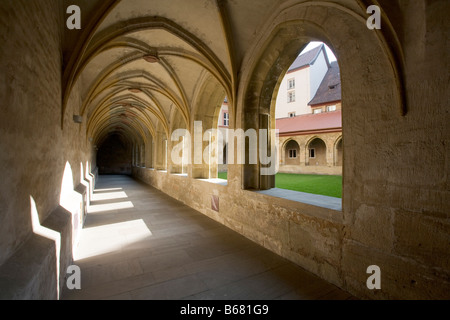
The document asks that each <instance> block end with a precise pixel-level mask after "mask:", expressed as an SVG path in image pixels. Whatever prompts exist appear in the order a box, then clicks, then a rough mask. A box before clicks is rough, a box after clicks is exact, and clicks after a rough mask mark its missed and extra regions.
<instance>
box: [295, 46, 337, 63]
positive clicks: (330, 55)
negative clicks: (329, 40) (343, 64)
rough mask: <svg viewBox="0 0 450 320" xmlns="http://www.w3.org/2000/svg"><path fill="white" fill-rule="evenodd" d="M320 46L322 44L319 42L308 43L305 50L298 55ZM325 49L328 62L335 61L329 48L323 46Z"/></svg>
mask: <svg viewBox="0 0 450 320" xmlns="http://www.w3.org/2000/svg"><path fill="white" fill-rule="evenodd" d="M321 44H323V42H319V41H313V42H310V43H309V44H308V45H307V46H306V48H305V49H303V51H302V52H301V53H300V54H303V53H305V52H307V51H309V50H311V49H314V48H315V47H318V46H320V45H321ZM325 49H326V50H327V55H328V59H329V60H330V62H333V61H336V57H335V56H334V53H333V51H331V49H330V48H328V46H327V45H325Z"/></svg>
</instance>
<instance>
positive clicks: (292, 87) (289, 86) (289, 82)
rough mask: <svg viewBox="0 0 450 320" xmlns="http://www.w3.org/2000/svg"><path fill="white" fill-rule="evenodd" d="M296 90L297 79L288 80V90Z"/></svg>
mask: <svg viewBox="0 0 450 320" xmlns="http://www.w3.org/2000/svg"><path fill="white" fill-rule="evenodd" d="M291 89H295V78H293V79H289V80H288V90H291Z"/></svg>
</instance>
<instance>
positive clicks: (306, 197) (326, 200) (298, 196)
mask: <svg viewBox="0 0 450 320" xmlns="http://www.w3.org/2000/svg"><path fill="white" fill-rule="evenodd" d="M254 192H256V193H259V194H264V195H268V196H272V197H277V198H282V199H286V200H291V201H296V202H300V203H305V204H309V205H313V206H316V207H322V208H326V209H331V210H336V211H342V199H341V198H334V197H329V196H322V195H318V194H312V193H305V192H299V191H292V190H286V189H279V188H273V189H269V190H260V191H254Z"/></svg>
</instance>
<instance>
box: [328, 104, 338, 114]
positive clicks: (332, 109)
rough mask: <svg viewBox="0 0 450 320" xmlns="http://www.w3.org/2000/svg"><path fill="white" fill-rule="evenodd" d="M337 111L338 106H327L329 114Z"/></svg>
mask: <svg viewBox="0 0 450 320" xmlns="http://www.w3.org/2000/svg"><path fill="white" fill-rule="evenodd" d="M331 111H336V105H332V106H327V112H331Z"/></svg>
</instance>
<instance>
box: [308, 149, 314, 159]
mask: <svg viewBox="0 0 450 320" xmlns="http://www.w3.org/2000/svg"><path fill="white" fill-rule="evenodd" d="M309 157H310V158H315V157H316V149H309Z"/></svg>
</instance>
